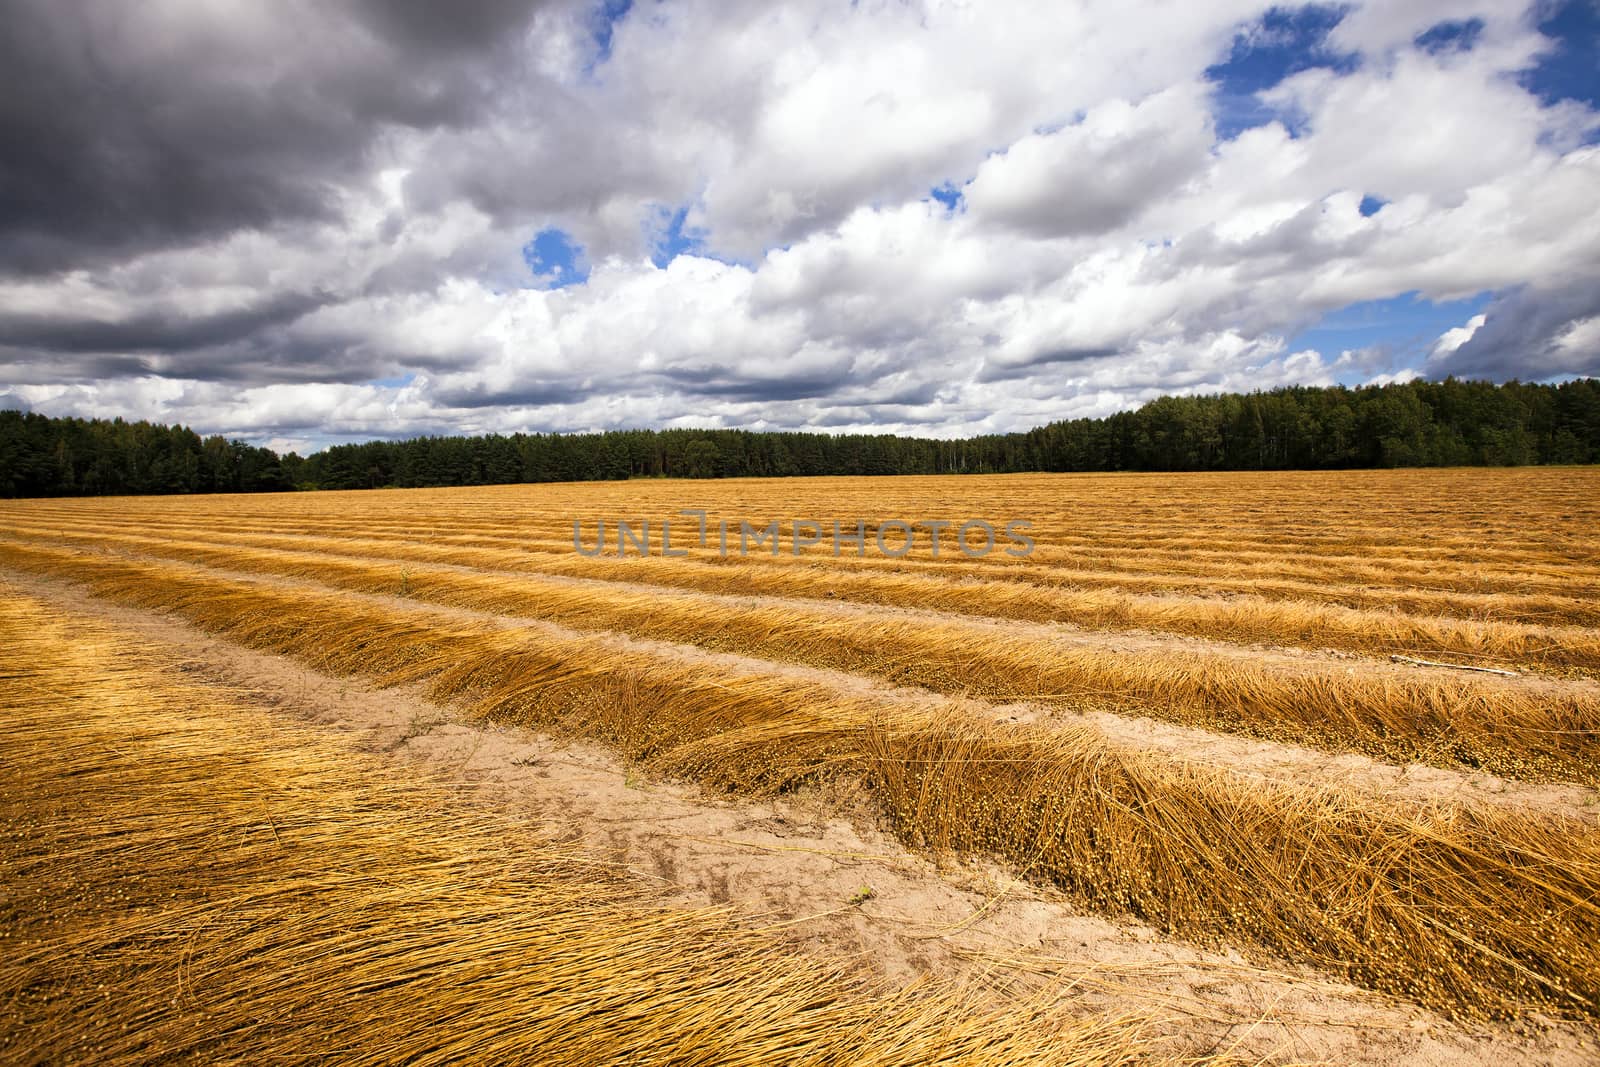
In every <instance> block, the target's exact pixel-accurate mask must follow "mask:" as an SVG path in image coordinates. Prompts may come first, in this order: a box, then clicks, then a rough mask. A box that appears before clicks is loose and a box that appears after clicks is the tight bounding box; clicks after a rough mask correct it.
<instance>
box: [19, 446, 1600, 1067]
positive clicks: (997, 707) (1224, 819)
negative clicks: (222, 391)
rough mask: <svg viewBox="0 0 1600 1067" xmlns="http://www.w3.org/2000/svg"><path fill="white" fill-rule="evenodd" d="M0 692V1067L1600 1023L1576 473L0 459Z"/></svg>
mask: <svg viewBox="0 0 1600 1067" xmlns="http://www.w3.org/2000/svg"><path fill="white" fill-rule="evenodd" d="M686 510H687V511H692V512H698V513H702V514H694V515H690V514H682V512H684V511H686ZM702 518H703V520H704V523H705V526H704V529H705V535H704V537H703V539H702V536H701V521H702ZM663 520H670V522H671V542H670V552H668V551H666V550H667V548H668V547H669V546H667V545H665V544H664V543H663V539H662V522H663ZM931 520H944V521H950V522H951V523H952V525H951V526H950V528H948V529H945V530H944V531H942V534H941V541H940V546H939V551H938V553H937V555H935V553H934V546H933V543H932V542H933V538H932V533H931V531H930V530H929V528H928V527H927V523H928V522H929V521H931ZM966 520H984V521H986V522H987V523H989V524H990V525H991V526H992V527H993V528H994V529H995V530H996V531H997V540H996V543H995V545H994V547H993V548H992V550H990V551H988V552H987V553H986V554H982V555H973V554H969V553H968V552H965V551H962V550H961V546H960V544H959V543H958V542H957V532H958V528H959V527H960V526H961V524H962V523H963V522H964V521H966ZM619 522H625V523H627V530H626V531H619V529H618V523H619ZM900 522H905V523H908V524H909V523H914V522H918V523H921V525H920V526H917V527H915V528H914V529H913V533H912V541H911V542H910V545H909V548H908V549H907V550H906V551H904V554H899V552H900V549H901V547H902V542H903V541H904V533H905V528H904V527H902V526H900V525H899V523H900ZM575 523H576V524H577V531H578V539H577V541H576V543H575V540H574V524H575ZM741 523H743V524H746V525H744V526H741ZM835 523H837V524H839V529H840V530H841V531H842V532H844V533H848V534H852V535H854V534H858V533H859V535H860V536H861V539H862V546H861V549H860V550H858V549H857V547H856V545H855V543H854V542H852V541H848V540H847V541H844V542H842V543H841V544H839V545H837V546H836V544H835V541H834V538H833V529H834V524H835ZM858 523H859V524H860V525H859V526H858ZM1008 523H1026V524H1027V525H1026V527H1012V529H1014V530H1018V531H1020V532H1022V533H1023V534H1024V535H1025V536H1026V537H1027V538H1030V539H1031V541H1032V550H1031V551H1028V552H1024V551H1023V548H1024V547H1025V546H1024V545H1023V543H1022V542H1021V541H1020V540H1016V539H1008V538H1007V537H1006V535H1005V531H1006V530H1007V524H1008ZM646 524H648V534H645V528H646ZM772 524H776V525H775V530H776V536H775V537H773V538H771V539H770V540H764V541H762V542H761V543H760V544H758V545H755V546H754V547H750V545H749V538H748V536H747V537H746V538H744V539H743V542H744V546H745V548H746V549H747V551H744V552H741V551H740V548H741V536H740V535H741V532H742V531H743V532H745V533H746V534H748V533H749V531H756V532H758V533H765V532H767V531H768V529H769V527H770V526H772ZM602 528H603V529H604V530H605V535H604V536H605V540H604V541H603V542H597V533H598V531H599V530H601V529H602ZM724 529H727V530H728V531H729V534H728V535H727V537H726V538H725V537H724V536H723V534H722V531H723V530H724ZM969 529H970V530H972V531H974V532H973V533H972V536H971V537H970V538H969V540H968V541H967V542H966V543H967V545H968V547H969V548H972V547H973V546H974V544H976V543H977V542H981V541H982V540H983V538H982V537H981V536H979V535H980V534H981V532H982V531H981V529H978V528H977V527H971V528H969ZM629 533H631V534H632V535H633V539H630V537H629V536H628V534H629ZM619 534H620V537H619ZM880 534H881V536H882V538H883V540H882V541H880V540H879V538H880ZM813 539H814V541H815V543H809V544H808V543H805V542H808V541H812V540H813ZM724 545H727V546H728V547H727V548H726V550H725V549H724V548H723V546H724ZM619 546H620V548H621V549H622V551H620V552H619ZM639 546H645V548H646V549H647V550H646V551H641V549H640V547H639ZM597 547H600V548H603V550H602V551H598V552H597ZM774 547H776V549H777V551H776V552H774V551H773V548H774ZM836 547H837V548H838V552H837V554H836V551H835V549H836ZM978 547H981V545H979V546H978ZM1008 549H1010V550H1011V551H1009V552H1008V551H1007V550H1008ZM0 708H3V713H4V715H5V726H4V730H3V731H0V787H3V797H0V808H3V809H4V812H5V825H6V827H7V832H6V835H5V837H4V839H3V841H0V885H3V886H5V895H4V897H3V899H0V917H3V929H0V932H3V935H4V938H5V944H6V951H5V953H4V955H3V957H0V1004H4V1005H5V1007H4V1008H3V1009H0V1058H4V1059H6V1060H7V1061H13V1062H29V1063H34V1062H37V1063H44V1062H64V1061H71V1060H76V1061H80V1062H86V1061H89V1060H94V1061H97V1062H109V1063H116V1062H129V1063H132V1062H149V1061H152V1060H158V1059H168V1058H172V1059H184V1058H198V1059H203V1060H243V1061H251V1062H257V1061H262V1060H269V1061H273V1062H277V1061H299V1060H309V1059H315V1058H318V1057H319V1056H321V1055H323V1054H324V1053H326V1052H327V1051H328V1050H330V1049H331V1050H342V1051H343V1053H344V1054H345V1055H347V1056H350V1057H353V1058H367V1059H371V1060H373V1061H383V1062H395V1061H406V1062H415V1063H434V1062H439V1063H442V1062H451V1061H455V1060H458V1059H460V1058H461V1057H462V1056H470V1057H472V1058H475V1059H483V1060H486V1061H495V1062H500V1061H518V1060H527V1061H538V1062H574V1063H596V1064H599V1063H614V1062H633V1063H669V1062H704V1063H746V1062H748V1063H774V1062H805V1063H832V1062H852V1063H907V1064H910V1063H927V1062H947V1063H956V1062H963V1063H965V1062H973V1063H995V1064H1001V1063H1034V1062H1037V1063H1068V1064H1071V1063H1084V1064H1098V1063H1120V1062H1131V1061H1140V1062H1242V1063H1258V1062H1269V1063H1280V1062H1294V1063H1300V1062H1338V1063H1396V1062H1411V1063H1446V1062H1452V1063H1453V1062H1467V1063H1495V1064H1497V1065H1506V1064H1518V1063H1527V1064H1535V1063H1572V1064H1577V1063H1587V1062H1594V1061H1595V1059H1596V1057H1600V1040H1597V1034H1600V733H1597V731H1600V469H1596V468H1571V469H1556V468H1545V469H1525V470H1473V471H1457V470H1449V471H1400V472H1377V471H1357V472H1346V473H1337V474H1320V473H1318V474H1312V473H1304V474H1300V473H1290V474H1226V475H1185V474H1167V475H1152V474H1142V475H1131V474H1130V475H1026V476H992V477H990V476H982V477H979V476H969V477H938V478H935V477H925V478H875V479H869V478H859V479H848V478H834V479H791V480H730V481H712V482H708V481H690V482H684V481H635V482H626V483H592V484H574V485H537V486H506V487H496V488H485V489H440V490H406V491H399V490H393V491H372V492H365V493H309V494H293V495H263V496H254V497H246V496H213V497H185V498H119V499H104V500H34V501H21V502H15V501H8V502H5V503H4V504H3V505H0Z"/></svg>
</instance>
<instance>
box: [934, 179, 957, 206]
mask: <svg viewBox="0 0 1600 1067" xmlns="http://www.w3.org/2000/svg"><path fill="white" fill-rule="evenodd" d="M928 196H930V197H932V198H933V199H934V200H937V201H939V203H941V204H943V205H944V207H945V210H946V211H954V210H955V209H956V205H957V204H959V203H961V190H960V189H959V188H957V187H956V186H955V185H953V184H952V183H950V182H945V183H944V184H943V185H940V186H936V187H935V188H932V189H929V190H928Z"/></svg>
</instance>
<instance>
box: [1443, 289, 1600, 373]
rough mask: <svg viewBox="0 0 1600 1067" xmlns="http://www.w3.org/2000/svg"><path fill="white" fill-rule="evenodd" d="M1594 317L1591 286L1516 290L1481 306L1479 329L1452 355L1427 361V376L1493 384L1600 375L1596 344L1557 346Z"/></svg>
mask: <svg viewBox="0 0 1600 1067" xmlns="http://www.w3.org/2000/svg"><path fill="white" fill-rule="evenodd" d="M1597 317H1600V289H1596V288H1594V287H1592V286H1574V287H1571V288H1566V289H1560V290H1556V291H1549V290H1538V289H1533V288H1531V287H1530V288H1522V289H1518V290H1515V291H1513V292H1511V293H1508V294H1506V295H1504V296H1501V297H1499V298H1497V299H1496V300H1495V301H1494V302H1493V303H1491V304H1490V305H1489V306H1488V307H1487V308H1485V309H1484V322H1483V325H1482V326H1480V327H1478V329H1477V331H1476V332H1475V333H1473V335H1472V336H1471V337H1470V338H1469V339H1468V340H1467V341H1466V343H1465V344H1463V345H1461V347H1459V348H1457V349H1456V350H1455V351H1454V352H1450V353H1448V354H1446V355H1444V356H1442V357H1439V358H1436V359H1434V360H1433V361H1431V362H1430V363H1429V365H1428V374H1429V376H1430V377H1436V378H1443V377H1446V376H1448V375H1451V374H1454V375H1456V376H1458V377H1470V378H1492V379H1494V380H1496V381H1505V380H1506V379H1508V378H1521V379H1523V380H1524V381H1537V380H1540V379H1544V378H1555V377H1559V376H1561V375H1567V374H1578V375H1594V374H1600V346H1597V345H1596V344H1595V343H1594V342H1593V341H1591V342H1590V343H1589V344H1588V345H1587V346H1583V345H1577V346H1574V345H1570V344H1568V345H1563V344H1561V343H1560V341H1561V339H1562V335H1563V334H1565V333H1566V332H1567V330H1568V329H1569V328H1571V327H1572V326H1573V325H1575V324H1577V323H1581V322H1583V321H1584V320H1586V319H1594V318H1597ZM1590 336H1591V337H1592V336H1594V332H1593V331H1592V330H1591V331H1590Z"/></svg>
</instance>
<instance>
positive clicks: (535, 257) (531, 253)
mask: <svg viewBox="0 0 1600 1067" xmlns="http://www.w3.org/2000/svg"><path fill="white" fill-rule="evenodd" d="M522 261H523V262H524V263H526V264H527V265H528V270H530V271H532V272H533V276H534V277H535V278H536V279H538V281H539V282H540V285H539V288H542V289H561V288H563V287H565V286H568V285H581V284H583V283H584V282H586V281H588V280H589V263H588V260H586V259H585V258H584V255H583V246H582V245H580V244H577V243H575V242H574V241H573V240H572V238H571V237H570V236H569V235H568V234H567V232H566V231H565V230H559V229H556V228H555V227H554V226H552V227H549V228H548V229H543V230H540V231H539V232H538V233H537V234H535V235H534V238H533V240H531V241H529V242H528V243H527V244H525V245H523V246H522Z"/></svg>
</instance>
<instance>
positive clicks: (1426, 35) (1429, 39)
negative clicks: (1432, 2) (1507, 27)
mask: <svg viewBox="0 0 1600 1067" xmlns="http://www.w3.org/2000/svg"><path fill="white" fill-rule="evenodd" d="M1482 33H1483V20H1482V19H1478V18H1472V19H1463V20H1458V21H1455V22H1441V23H1439V24H1438V25H1437V26H1432V27H1429V28H1428V29H1426V30H1423V31H1422V32H1421V33H1419V34H1417V37H1416V41H1415V44H1416V46H1417V47H1418V48H1420V49H1422V50H1423V51H1424V52H1430V53H1433V54H1435V55H1437V54H1438V53H1440V52H1469V51H1471V50H1472V46H1473V45H1475V44H1477V43H1478V36H1479V35H1480V34H1482Z"/></svg>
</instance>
